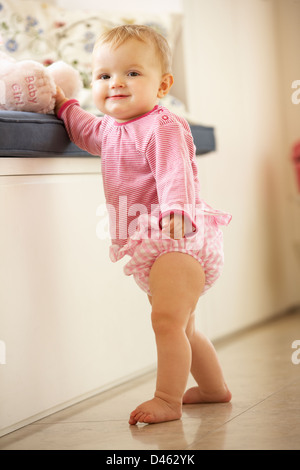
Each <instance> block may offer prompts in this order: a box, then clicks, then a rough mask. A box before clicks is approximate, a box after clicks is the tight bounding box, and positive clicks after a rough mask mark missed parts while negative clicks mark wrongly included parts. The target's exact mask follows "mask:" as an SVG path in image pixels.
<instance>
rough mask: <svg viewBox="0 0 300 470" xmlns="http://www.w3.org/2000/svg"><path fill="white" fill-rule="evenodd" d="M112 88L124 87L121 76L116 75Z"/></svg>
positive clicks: (113, 78)
mask: <svg viewBox="0 0 300 470" xmlns="http://www.w3.org/2000/svg"><path fill="white" fill-rule="evenodd" d="M111 86H112V88H119V87H123V86H124V80H123V78H122V77H121V76H119V75H114V76H113V77H112V81H111Z"/></svg>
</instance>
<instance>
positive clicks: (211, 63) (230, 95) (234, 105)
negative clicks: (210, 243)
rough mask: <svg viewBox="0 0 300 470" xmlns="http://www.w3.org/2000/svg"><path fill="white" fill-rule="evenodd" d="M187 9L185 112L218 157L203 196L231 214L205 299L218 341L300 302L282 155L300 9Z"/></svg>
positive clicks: (206, 166) (282, 5)
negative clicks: (221, 263)
mask: <svg viewBox="0 0 300 470" xmlns="http://www.w3.org/2000/svg"><path fill="white" fill-rule="evenodd" d="M183 6H184V13H185V47H186V49H185V50H186V64H185V65H186V80H187V93H188V104H189V108H190V111H191V113H192V114H193V115H194V116H195V117H196V118H197V119H198V120H199V121H200V122H205V123H210V124H212V125H214V126H215V128H216V135H217V146H218V149H217V152H215V153H214V154H210V155H209V156H207V158H204V159H201V160H200V161H199V171H200V179H201V181H202V191H203V196H204V197H205V198H206V199H207V201H208V202H209V203H210V204H211V205H214V206H216V207H218V208H221V209H224V210H227V211H230V212H231V213H232V215H233V219H232V223H231V224H230V226H229V227H228V228H226V230H225V259H226V264H225V269H224V275H223V277H222V278H221V279H220V281H219V282H218V285H217V286H216V288H215V289H214V290H213V291H211V293H209V294H208V295H207V298H206V299H205V302H204V310H205V312H206V330H207V331H208V332H209V333H210V334H211V335H212V336H213V337H218V336H221V335H223V334H226V333H229V332H232V331H235V330H237V329H239V328H243V327H246V326H249V325H251V324H253V323H254V322H257V321H261V320H263V319H265V318H268V317H270V316H272V315H273V314H276V313H278V312H281V311H282V310H284V309H286V308H289V307H291V306H293V305H295V304H297V303H299V302H300V297H299V263H297V262H296V261H295V253H294V249H293V246H292V244H291V237H290V232H291V229H292V224H293V220H292V217H293V213H292V209H291V205H290V189H289V188H290V184H291V181H290V179H289V175H290V162H289V159H288V157H289V151H290V147H289V144H290V142H291V140H292V137H291V134H290V133H292V134H293V138H295V136H296V134H297V133H298V137H299V127H298V128H297V126H295V121H294V119H295V113H298V116H299V108H298V109H297V110H296V109H295V107H294V108H293V109H292V110H291V109H290V104H289V105H287V102H288V103H290V95H291V88H290V80H291V78H293V79H296V78H297V76H295V75H294V72H295V71H294V72H293V73H291V71H292V64H293V63H294V62H295V60H294V57H296V56H297V54H296V55H294V54H292V53H291V52H290V55H289V56H287V55H286V49H287V47H289V46H291V45H292V43H293V42H294V46H293V51H294V53H296V44H298V45H299V44H300V41H299V27H298V29H297V28H296V27H294V28H293V29H290V26H291V24H295V21H296V20H295V19H294V18H295V17H297V18H299V16H300V12H299V8H300V5H299V2H292V1H289V2H286V1H284V2H283V1H281V0H279V2H273V1H262V0H251V1H249V0H226V1H222V0H211V1H210V2H207V1H206V0H184V2H183ZM297 15H298V16H297ZM279 28H280V30H281V34H279ZM279 45H280V47H281V49H280V50H281V53H280V54H279V52H278V51H279ZM298 54H299V50H298ZM283 58H284V61H283ZM286 63H288V68H287V70H289V73H291V75H290V76H289V78H287V77H284V76H283V73H282V71H283V69H286V66H287V64H286ZM298 78H300V76H298ZM287 108H289V109H287ZM298 125H299V118H298ZM292 128H293V131H292V130H291V129H292Z"/></svg>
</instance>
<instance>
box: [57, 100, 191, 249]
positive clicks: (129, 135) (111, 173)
mask: <svg viewBox="0 0 300 470" xmlns="http://www.w3.org/2000/svg"><path fill="white" fill-rule="evenodd" d="M58 117H60V118H61V119H62V120H63V121H64V123H65V127H66V129H67V132H68V134H69V137H70V139H71V140H72V141H73V142H74V143H75V144H76V145H78V146H79V147H80V148H82V149H83V150H86V151H87V152H89V153H91V154H93V155H99V156H101V165H102V176H103V185H104V192H105V197H106V203H107V207H108V213H109V216H110V232H111V238H112V242H113V244H117V245H119V246H120V247H121V246H123V245H125V244H126V242H127V240H128V237H130V236H132V235H133V233H134V231H135V229H136V222H137V219H138V216H139V215H141V214H143V213H147V214H149V215H154V216H156V217H158V220H159V221H161V219H162V218H163V217H165V216H166V215H167V214H170V213H183V214H184V215H185V217H186V220H189V221H190V227H195V226H196V225H195V208H196V206H197V204H199V203H200V196H199V194H200V191H199V189H200V188H199V180H198V177H197V165H196V158H195V146H194V142H193V137H192V134H191V131H190V128H189V125H188V123H187V122H186V121H185V119H183V118H181V117H179V116H176V115H175V114H173V113H172V112H170V111H169V110H168V109H166V108H165V107H163V106H155V108H154V109H153V110H152V111H150V112H149V113H147V114H145V115H143V116H141V117H138V118H136V119H133V120H131V121H128V122H125V123H118V122H116V121H115V120H114V119H113V118H112V117H110V116H104V117H103V118H99V117H95V116H94V115H92V114H90V113H87V112H86V111H84V110H83V109H81V108H80V106H79V103H78V102H77V101H76V100H70V101H68V102H66V103H65V104H64V105H63V107H62V108H61V109H60V112H59V115H58ZM192 230H193V229H191V231H192Z"/></svg>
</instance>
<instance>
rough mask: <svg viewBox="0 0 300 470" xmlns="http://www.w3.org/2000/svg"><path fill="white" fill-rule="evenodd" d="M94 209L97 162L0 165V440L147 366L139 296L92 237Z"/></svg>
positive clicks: (99, 195) (149, 340)
mask: <svg viewBox="0 0 300 470" xmlns="http://www.w3.org/2000/svg"><path fill="white" fill-rule="evenodd" d="M100 204H104V195H103V189H102V181H101V174H100V159H97V158H73V159H72V158H66V159H64V158H51V159H48V158H42V159H39V158H32V159H31V158H0V220H1V230H0V259H1V264H0V341H1V346H2V350H3V348H5V356H6V361H5V364H1V363H0V434H1V433H2V434H4V433H5V432H8V431H10V430H13V429H16V428H17V427H19V426H21V425H23V424H26V423H29V422H32V421H34V420H35V419H37V418H39V417H42V416H45V415H47V414H49V413H51V412H53V411H55V410H58V409H61V408H63V407H65V406H66V405H69V404H71V403H74V402H76V401H78V400H80V399H83V398H85V397H88V396H91V395H92V394H94V393H97V392H98V391H101V390H104V389H107V388H109V387H110V386H112V385H114V384H117V383H120V382H122V381H124V380H127V379H128V378H130V377H131V376H135V375H139V374H141V373H143V372H144V371H146V370H148V369H149V368H152V367H153V366H154V364H155V361H156V351H155V343H154V337H153V333H152V329H151V323H150V305H149V303H148V299H147V297H146V295H145V294H144V293H143V292H142V291H140V290H139V288H138V287H137V286H136V285H135V283H134V281H133V279H131V278H128V277H126V276H125V275H124V274H123V270H122V262H123V261H120V262H118V263H116V264H114V263H112V262H111V261H110V259H109V256H108V248H109V245H110V240H109V239H107V240H99V238H98V237H97V235H96V229H97V224H98V223H99V217H98V216H97V208H98V207H99V205H100ZM125 262H126V260H124V262H123V264H124V263H125ZM133 330H134V331H135V333H134V334H133V333H132V331H133Z"/></svg>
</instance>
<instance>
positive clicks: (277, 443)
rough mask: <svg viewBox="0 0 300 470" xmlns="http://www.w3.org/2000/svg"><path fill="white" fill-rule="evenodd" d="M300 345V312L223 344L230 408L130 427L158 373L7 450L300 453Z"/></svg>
mask: <svg viewBox="0 0 300 470" xmlns="http://www.w3.org/2000/svg"><path fill="white" fill-rule="evenodd" d="M297 335H298V338H297ZM295 339H300V312H298V313H294V314H293V315H287V316H283V317H280V318H278V319H276V320H273V321H270V322H267V323H265V324H263V325H260V326H258V327H256V328H251V329H249V330H248V331H244V332H242V333H240V334H238V335H234V336H232V337H230V338H228V339H225V340H222V341H219V342H217V343H216V348H217V351H218V354H219V357H220V360H221V363H222V366H223V369H224V373H225V377H226V379H227V382H228V384H229V387H230V389H231V391H232V393H233V399H232V402H231V403H223V404H204V405H184V407H183V417H182V419H181V420H179V421H173V422H169V423H161V424H157V425H137V426H130V425H129V424H128V417H129V413H130V411H132V409H133V408H135V406H136V405H137V404H138V403H141V402H142V401H144V400H146V399H148V398H149V397H151V396H152V394H153V391H154V388H155V373H154V372H153V373H149V374H147V375H145V376H143V377H140V378H138V379H136V380H134V381H132V382H131V383H126V384H124V385H122V386H120V387H116V388H114V389H112V390H108V391H107V392H104V393H102V394H99V395H97V396H95V397H92V398H90V399H88V400H85V401H83V402H81V403H78V404H76V405H74V406H71V407H69V408H66V409H65V410H63V411H60V412H58V413H55V414H53V415H51V416H48V417H47V418H44V419H42V420H40V421H37V422H36V423H33V424H31V425H29V426H26V427H24V428H22V429H19V430H17V431H15V432H13V433H10V434H8V435H6V436H3V437H2V438H0V449H3V450H4V449H13V450H17V449H28V450H29V449H33V450H39V449H45V450H46V449H49V450H54V449H74V450H75V449H95V450H97V449H102V450H155V449H156V450H166V449H167V450H179V449H180V450H184V449H189V450H197V449H300V401H299V396H300V364H299V365H295V364H293V362H292V360H291V358H292V353H293V349H292V343H293V341H294V340H295ZM192 384H193V380H192V379H191V380H190V385H192Z"/></svg>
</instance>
